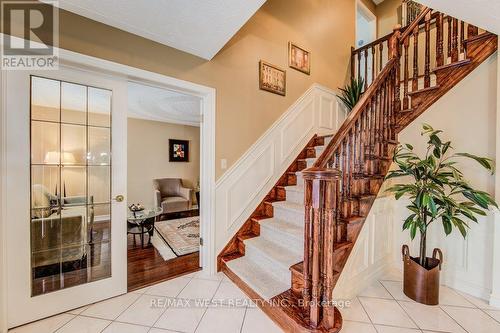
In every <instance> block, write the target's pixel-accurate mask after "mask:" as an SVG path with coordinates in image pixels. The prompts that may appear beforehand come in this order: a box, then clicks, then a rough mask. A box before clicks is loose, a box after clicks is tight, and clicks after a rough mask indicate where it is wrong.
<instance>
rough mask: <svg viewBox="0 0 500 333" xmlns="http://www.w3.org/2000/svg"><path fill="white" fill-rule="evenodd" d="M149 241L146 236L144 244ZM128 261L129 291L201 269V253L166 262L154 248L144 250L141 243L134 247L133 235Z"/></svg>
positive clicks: (129, 236)
mask: <svg viewBox="0 0 500 333" xmlns="http://www.w3.org/2000/svg"><path fill="white" fill-rule="evenodd" d="M147 241H148V236H145V239H144V242H145V243H147ZM127 259H128V260H127V271H128V274H127V276H128V279H127V285H128V291H133V290H136V289H140V288H144V287H147V286H149V285H152V284H155V283H158V282H161V281H165V280H169V279H171V278H174V277H176V276H180V275H184V274H188V273H192V272H196V271H198V270H200V269H201V268H200V267H199V263H200V256H199V252H195V253H191V254H187V255H184V256H181V257H178V258H175V259H171V260H168V261H165V260H164V259H163V258H162V256H161V255H160V253H159V252H158V251H157V250H156V249H155V248H154V247H153V246H149V247H147V248H145V249H142V248H141V246H140V242H137V245H136V246H134V242H133V236H132V235H128V240H127Z"/></svg>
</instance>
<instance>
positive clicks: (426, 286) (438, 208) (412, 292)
mask: <svg viewBox="0 0 500 333" xmlns="http://www.w3.org/2000/svg"><path fill="white" fill-rule="evenodd" d="M440 133H442V131H440V130H434V129H433V128H432V127H431V126H429V125H427V124H424V125H423V131H422V133H421V134H422V136H424V135H425V136H427V137H428V141H427V151H426V153H425V156H423V157H419V156H418V155H417V154H415V153H414V152H413V146H411V145H410V144H404V145H399V146H398V147H397V148H396V150H395V152H394V157H393V161H394V162H395V164H396V166H397V168H396V169H395V170H392V171H389V173H388V174H387V176H386V179H391V178H398V177H405V176H406V177H410V178H411V182H408V183H405V184H397V185H393V186H391V187H390V188H389V189H387V191H389V192H392V193H393V194H394V196H395V198H396V200H398V199H400V198H401V197H403V196H406V197H409V199H410V204H409V205H408V206H406V207H407V208H408V211H409V213H410V214H409V216H408V217H407V218H406V219H405V221H404V223H403V230H409V232H410V237H411V239H412V240H413V239H414V238H415V236H416V235H417V232H418V233H419V234H420V253H419V256H418V257H410V254H409V250H408V246H406V245H404V246H403V260H404V293H405V294H406V295H407V296H408V297H410V298H411V299H413V300H415V301H417V302H419V303H424V304H428V305H436V304H438V303H439V270H440V269H441V264H442V260H443V258H442V254H441V251H440V250H439V249H434V251H433V255H432V257H430V258H429V257H427V231H428V230H429V226H430V225H431V224H432V223H433V222H436V221H441V224H442V226H443V230H444V233H445V234H446V235H449V234H450V233H451V232H452V231H453V229H454V228H455V229H458V230H459V231H460V233H461V234H462V236H463V237H464V238H465V237H466V235H467V231H468V229H469V225H468V223H469V221H473V222H476V223H477V222H478V220H477V216H478V215H482V216H484V215H486V211H487V210H488V209H489V207H490V206H495V207H497V208H498V206H497V204H496V203H495V201H494V200H493V198H492V197H491V196H490V195H489V194H488V193H486V192H483V191H479V190H476V189H474V188H473V187H471V186H470V185H469V183H468V182H467V181H466V180H465V178H464V175H463V173H462V172H461V171H460V169H459V167H458V164H457V159H459V158H468V159H473V160H475V161H477V162H478V163H479V164H480V165H481V166H482V167H484V168H485V169H486V170H488V171H490V172H491V173H492V174H493V173H494V164H493V161H492V160H491V159H488V158H484V157H478V156H475V155H472V154H469V153H452V151H453V148H452V146H451V142H450V141H447V142H443V141H442V140H441V138H440Z"/></svg>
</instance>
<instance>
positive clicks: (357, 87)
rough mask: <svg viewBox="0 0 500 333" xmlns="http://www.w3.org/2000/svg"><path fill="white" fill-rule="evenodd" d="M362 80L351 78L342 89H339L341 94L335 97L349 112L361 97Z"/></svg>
mask: <svg viewBox="0 0 500 333" xmlns="http://www.w3.org/2000/svg"><path fill="white" fill-rule="evenodd" d="M363 85H364V80H363V78H359V79H355V78H351V82H350V83H349V84H347V85H346V86H345V87H344V88H339V90H340V91H341V92H342V94H341V95H337V97H338V98H339V99H340V100H341V101H342V103H344V105H345V107H346V108H347V109H348V110H349V111H351V110H352V109H353V108H354V106H355V105H356V103H358V101H359V99H360V98H361V95H362V94H363Z"/></svg>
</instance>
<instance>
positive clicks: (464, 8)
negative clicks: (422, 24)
mask: <svg viewBox="0 0 500 333" xmlns="http://www.w3.org/2000/svg"><path fill="white" fill-rule="evenodd" d="M418 2H420V3H422V4H424V5H426V6H428V7H431V8H434V9H437V10H439V11H442V12H443V13H446V14H449V15H451V16H454V17H456V18H459V19H461V20H463V21H465V22H469V23H472V24H474V25H477V26H478V27H480V28H483V29H485V30H488V31H490V32H493V33H495V34H500V1H499V0H418Z"/></svg>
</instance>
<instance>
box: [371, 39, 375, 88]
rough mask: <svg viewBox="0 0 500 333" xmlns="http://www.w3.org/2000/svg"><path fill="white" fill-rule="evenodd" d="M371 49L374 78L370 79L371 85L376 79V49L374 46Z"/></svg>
mask: <svg viewBox="0 0 500 333" xmlns="http://www.w3.org/2000/svg"><path fill="white" fill-rule="evenodd" d="M371 49H372V77H371V79H370V84H371V83H372V82H373V80H374V79H375V47H374V46H372V47H371Z"/></svg>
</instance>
